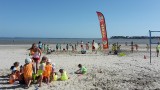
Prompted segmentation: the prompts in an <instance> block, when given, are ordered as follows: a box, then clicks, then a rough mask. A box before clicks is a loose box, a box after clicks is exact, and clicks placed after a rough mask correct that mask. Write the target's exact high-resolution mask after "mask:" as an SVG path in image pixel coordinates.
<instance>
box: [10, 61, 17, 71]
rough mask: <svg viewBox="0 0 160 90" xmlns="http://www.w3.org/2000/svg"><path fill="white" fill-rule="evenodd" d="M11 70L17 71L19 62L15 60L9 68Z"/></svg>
mask: <svg viewBox="0 0 160 90" xmlns="http://www.w3.org/2000/svg"><path fill="white" fill-rule="evenodd" d="M10 70H11V72H14V71H19V62H15V63H14V64H13V66H11V68H10Z"/></svg>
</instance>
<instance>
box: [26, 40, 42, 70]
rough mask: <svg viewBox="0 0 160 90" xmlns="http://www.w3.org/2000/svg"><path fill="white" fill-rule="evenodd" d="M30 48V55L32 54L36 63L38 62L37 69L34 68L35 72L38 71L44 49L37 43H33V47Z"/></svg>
mask: <svg viewBox="0 0 160 90" xmlns="http://www.w3.org/2000/svg"><path fill="white" fill-rule="evenodd" d="M29 50H30V55H31V56H32V59H33V61H34V63H36V70H34V73H37V70H38V64H39V62H40V57H41V55H42V51H41V50H40V49H39V48H38V47H37V45H36V44H35V43H33V44H32V47H31V48H30V49H29Z"/></svg>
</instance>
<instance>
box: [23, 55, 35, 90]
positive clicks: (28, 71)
mask: <svg viewBox="0 0 160 90" xmlns="http://www.w3.org/2000/svg"><path fill="white" fill-rule="evenodd" d="M32 72H33V63H32V60H31V58H26V59H25V65H24V67H23V75H24V80H25V83H26V88H29V86H30V84H31V80H32Z"/></svg>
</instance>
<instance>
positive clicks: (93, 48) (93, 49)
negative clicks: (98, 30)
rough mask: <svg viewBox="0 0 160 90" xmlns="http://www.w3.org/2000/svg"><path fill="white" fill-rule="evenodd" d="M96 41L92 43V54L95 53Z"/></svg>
mask: <svg viewBox="0 0 160 90" xmlns="http://www.w3.org/2000/svg"><path fill="white" fill-rule="evenodd" d="M94 43H95V42H94V40H93V41H92V52H93V51H95V47H94Z"/></svg>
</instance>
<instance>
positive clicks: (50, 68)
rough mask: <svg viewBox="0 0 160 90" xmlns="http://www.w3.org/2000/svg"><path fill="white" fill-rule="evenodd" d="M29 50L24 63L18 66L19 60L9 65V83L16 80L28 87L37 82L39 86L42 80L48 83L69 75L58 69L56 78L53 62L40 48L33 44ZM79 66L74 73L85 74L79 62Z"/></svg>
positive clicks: (85, 70)
mask: <svg viewBox="0 0 160 90" xmlns="http://www.w3.org/2000/svg"><path fill="white" fill-rule="evenodd" d="M29 50H30V57H27V58H26V59H25V64H24V65H23V66H22V65H21V66H19V65H20V63H19V62H15V63H14V64H13V66H11V68H10V70H11V74H10V78H9V83H10V84H14V83H15V82H16V81H18V82H19V83H20V84H25V88H29V87H30V85H31V83H37V84H38V86H39V87H41V86H42V82H45V83H46V84H49V83H50V82H52V81H57V80H61V81H65V80H68V79H69V77H68V75H67V72H66V71H65V70H64V69H59V73H60V76H59V78H58V72H56V70H55V63H52V62H51V59H49V58H48V57H46V56H43V57H42V58H41V55H42V51H41V48H39V47H38V46H37V45H36V44H33V45H32V47H31V48H30V49H29ZM78 67H79V68H80V69H79V70H77V71H76V72H75V74H86V72H87V69H86V68H85V67H84V66H82V64H79V65H78Z"/></svg>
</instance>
